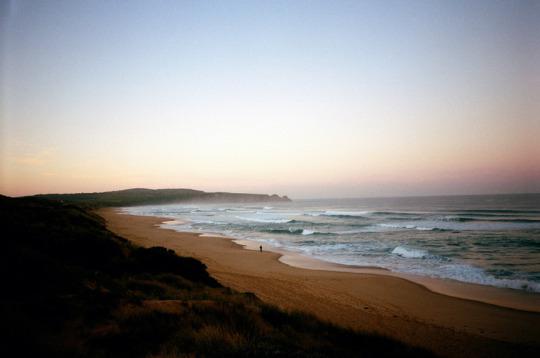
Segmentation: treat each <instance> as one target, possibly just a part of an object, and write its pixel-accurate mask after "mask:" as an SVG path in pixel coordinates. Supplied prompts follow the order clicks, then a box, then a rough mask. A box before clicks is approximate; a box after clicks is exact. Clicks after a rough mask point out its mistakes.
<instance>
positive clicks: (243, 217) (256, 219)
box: [236, 216, 293, 224]
mask: <svg viewBox="0 0 540 358" xmlns="http://www.w3.org/2000/svg"><path fill="white" fill-rule="evenodd" d="M236 218H237V219H240V220H246V221H253V222H258V223H267V224H285V223H290V222H291V221H293V220H292V219H262V218H253V217H245V216H237V217H236Z"/></svg>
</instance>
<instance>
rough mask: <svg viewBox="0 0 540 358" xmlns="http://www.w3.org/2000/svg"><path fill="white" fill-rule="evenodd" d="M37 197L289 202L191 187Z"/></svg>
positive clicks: (98, 201) (96, 202)
mask: <svg viewBox="0 0 540 358" xmlns="http://www.w3.org/2000/svg"><path fill="white" fill-rule="evenodd" d="M35 197H36V198H41V199H50V200H55V201H60V202H63V203H70V204H77V205H79V206H82V207H85V208H99V207H111V206H133V205H149V204H167V203H177V202H186V201H197V202H272V201H289V198H287V197H286V196H284V197H280V196H278V195H276V194H273V195H266V194H243V193H222V192H218V193H207V192H204V191H200V190H192V189H155V190H154V189H142V188H137V189H126V190H118V191H107V192H102V193H78V194H40V195H36V196H35Z"/></svg>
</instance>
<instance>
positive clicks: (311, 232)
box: [302, 229, 315, 235]
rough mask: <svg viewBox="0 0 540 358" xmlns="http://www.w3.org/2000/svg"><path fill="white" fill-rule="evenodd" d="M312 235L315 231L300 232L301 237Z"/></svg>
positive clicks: (305, 230)
mask: <svg viewBox="0 0 540 358" xmlns="http://www.w3.org/2000/svg"><path fill="white" fill-rule="evenodd" d="M314 233H315V231H313V230H308V229H304V230H302V235H312V234H314Z"/></svg>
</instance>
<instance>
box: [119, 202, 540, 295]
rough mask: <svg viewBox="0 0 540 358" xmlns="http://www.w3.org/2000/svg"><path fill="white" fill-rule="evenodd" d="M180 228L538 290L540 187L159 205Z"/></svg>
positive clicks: (147, 211)
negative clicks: (533, 190) (519, 191)
mask: <svg viewBox="0 0 540 358" xmlns="http://www.w3.org/2000/svg"><path fill="white" fill-rule="evenodd" d="M124 210H125V212H127V213H129V214H133V215H151V216H162V217H169V218H171V219H177V220H178V221H171V222H169V223H167V224H164V226H166V227H168V228H172V229H175V230H178V231H194V232H201V233H218V234H221V235H224V236H228V237H232V238H237V239H243V240H253V241H256V242H260V243H261V244H262V245H263V246H267V247H268V246H273V247H278V248H282V249H286V250H290V251H295V252H298V253H301V254H303V255H307V256H310V257H313V258H317V259H320V260H325V261H329V262H334V263H341V264H347V265H359V266H377V267H381V268H386V269H389V270H392V271H396V272H403V273H409V274H415V275H421V276H429V277H437V278H446V279H453V280H458V281H463V282H471V283H477V284H482V285H490V286H498V287H508V288H513V289H521V290H527V291H534V292H540V194H523V195H490V196H444V197H403V198H369V199H325V200H294V201H292V202H278V203H261V204H256V203H255V204H254V203H246V204H238V203H235V204H197V203H182V204H174V205H153V206H140V207H129V208H124Z"/></svg>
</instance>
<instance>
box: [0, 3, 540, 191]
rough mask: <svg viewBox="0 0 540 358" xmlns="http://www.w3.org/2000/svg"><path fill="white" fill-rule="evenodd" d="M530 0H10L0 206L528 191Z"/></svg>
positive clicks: (537, 17) (535, 184)
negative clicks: (113, 195)
mask: <svg viewBox="0 0 540 358" xmlns="http://www.w3.org/2000/svg"><path fill="white" fill-rule="evenodd" d="M539 33H540V2H536V1H513V2H506V1H474V2H470V1H446V2H444V1H433V2H423V1H411V2H403V1H381V2H378V1H377V2H375V1H365V2H349V1H337V2H323V1H309V2H304V1H298V2H286V1H283V2H282V1H273V2H264V3H263V2H244V1H231V2H204V3H200V2H190V1H185V2H175V1H159V2H148V1H134V2H126V3H120V2H108V1H95V2H83V1H40V2H31V1H16V0H12V1H6V2H3V3H2V4H0V116H1V118H0V194H4V195H10V196H21V195H31V194H38V193H70V192H101V191H109V190H120V189H127V188H133V187H144V188H154V189H157V188H191V189H198V190H204V191H212V192H215V191H230V192H248V193H268V194H273V193H277V194H279V195H288V196H290V197H292V198H297V199H303V198H362V197H395V196H430V195H471V194H488V195H491V194H511V193H538V192H540V140H539V139H538V138H539V137H540V66H538V64H539V63H540V37H539V36H538V34H539Z"/></svg>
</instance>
